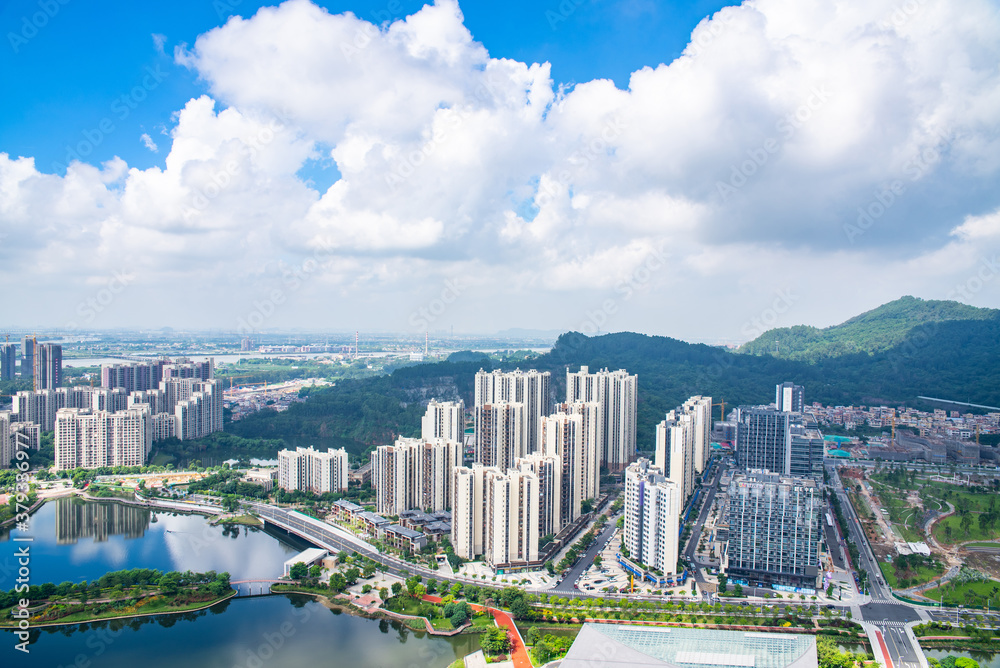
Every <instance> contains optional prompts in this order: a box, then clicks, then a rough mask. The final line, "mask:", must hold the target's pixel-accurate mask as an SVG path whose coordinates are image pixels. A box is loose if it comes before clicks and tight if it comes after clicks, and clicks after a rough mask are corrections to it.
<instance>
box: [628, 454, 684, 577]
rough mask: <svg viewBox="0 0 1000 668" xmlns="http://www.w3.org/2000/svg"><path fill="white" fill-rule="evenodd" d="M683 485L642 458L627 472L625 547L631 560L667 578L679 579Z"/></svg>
mask: <svg viewBox="0 0 1000 668" xmlns="http://www.w3.org/2000/svg"><path fill="white" fill-rule="evenodd" d="M683 501H684V500H683V499H682V498H681V489H680V486H679V485H678V484H677V483H675V482H674V481H672V480H669V479H667V478H666V477H664V476H663V471H662V470H660V469H658V468H657V467H655V466H652V465H651V462H650V461H649V460H648V459H646V458H644V457H640V458H639V460H638V461H637V462H635V463H634V464H632V465H631V466H629V467H628V468H627V469H625V521H624V523H623V524H624V527H623V531H622V545H623V546H624V547H625V549H626V550H627V551H628V558H629V559H631V560H632V561H633V562H637V563H639V564H642V565H644V566H645V567H646V568H647V569H650V570H654V569H655V570H659V571H661V572H663V573H664V575H665V577H666V578H667V579H675V578H676V576H677V572H678V571H677V558H678V551H679V542H680V514H681V504H682V503H683Z"/></svg>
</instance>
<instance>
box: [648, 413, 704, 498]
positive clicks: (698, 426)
mask: <svg viewBox="0 0 1000 668" xmlns="http://www.w3.org/2000/svg"><path fill="white" fill-rule="evenodd" d="M711 448H712V398H711V397H702V396H697V397H691V398H690V399H688V400H687V401H686V402H684V404H683V405H682V406H678V407H677V408H675V409H674V410H672V411H670V412H669V413H667V416H666V417H665V418H664V419H663V421H662V422H660V423H659V424H658V425H656V450H655V455H654V460H653V461H654V464H655V466H656V468H658V469H659V470H660V472H661V473H662V474H663V475H664V476H666V477H667V478H668V479H670V480H672V481H674V482H675V483H677V486H678V489H680V492H681V499H682V500H686V499H687V498H688V497H689V496H691V494H692V493H693V492H694V482H695V478H696V476H698V475H700V474H701V473H702V472H703V471H704V470H705V465H706V464H707V463H708V459H709V456H710V455H711Z"/></svg>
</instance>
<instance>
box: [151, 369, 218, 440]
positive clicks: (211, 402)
mask: <svg viewBox="0 0 1000 668" xmlns="http://www.w3.org/2000/svg"><path fill="white" fill-rule="evenodd" d="M168 383H179V384H181V385H183V386H184V389H185V391H184V392H183V394H185V395H186V396H185V398H183V399H179V400H178V401H177V402H176V403H175V404H174V411H173V412H174V418H175V421H176V427H175V435H176V436H177V438H179V439H181V440H182V441H185V440H189V439H192V438H201V437H202V436H208V435H209V434H211V433H214V432H217V431H222V427H223V418H222V404H223V399H222V385H221V384H219V381H217V380H188V379H184V380H180V381H173V380H171V381H162V382H161V386H162V385H164V384H168Z"/></svg>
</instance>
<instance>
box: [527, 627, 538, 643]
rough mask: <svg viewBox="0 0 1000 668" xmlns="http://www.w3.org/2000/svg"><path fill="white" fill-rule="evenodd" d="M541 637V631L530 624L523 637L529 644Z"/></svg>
mask: <svg viewBox="0 0 1000 668" xmlns="http://www.w3.org/2000/svg"><path fill="white" fill-rule="evenodd" d="M541 637H542V634H541V631H539V630H538V627H537V626H532V627H531V628H529V629H528V634H527V635H526V636H525V637H524V640H525V642H527V643H528V644H529V645H534V644H535V643H537V642H538V641H539V640H540V639H541Z"/></svg>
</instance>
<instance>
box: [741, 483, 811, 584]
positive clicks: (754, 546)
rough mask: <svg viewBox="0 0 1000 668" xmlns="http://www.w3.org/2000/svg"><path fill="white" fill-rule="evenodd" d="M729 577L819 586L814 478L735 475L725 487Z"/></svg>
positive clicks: (757, 581)
mask: <svg viewBox="0 0 1000 668" xmlns="http://www.w3.org/2000/svg"><path fill="white" fill-rule="evenodd" d="M728 497H729V498H728V503H729V512H728V518H729V541H728V547H727V550H726V554H725V556H724V560H723V566H724V570H725V571H726V573H727V574H728V575H729V577H730V579H738V580H745V581H746V582H749V583H751V584H757V583H765V584H781V585H788V586H793V587H802V588H806V589H814V588H816V587H817V586H818V584H819V583H820V578H821V574H820V570H819V569H820V563H819V541H820V524H819V516H820V505H821V503H822V501H821V498H820V493H819V490H818V489H817V486H816V482H815V481H814V480H807V479H802V478H791V477H786V476H780V475H775V474H769V473H759V472H754V473H749V474H736V475H734V476H733V480H732V482H731V483H730V485H729V495H728Z"/></svg>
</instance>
